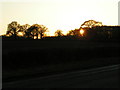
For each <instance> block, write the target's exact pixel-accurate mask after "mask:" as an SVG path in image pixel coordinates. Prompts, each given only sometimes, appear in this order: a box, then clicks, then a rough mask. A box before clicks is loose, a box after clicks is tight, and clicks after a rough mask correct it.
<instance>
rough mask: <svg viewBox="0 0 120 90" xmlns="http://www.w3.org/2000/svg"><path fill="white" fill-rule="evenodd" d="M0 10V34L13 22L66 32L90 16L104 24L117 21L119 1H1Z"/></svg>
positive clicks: (89, 18)
mask: <svg viewBox="0 0 120 90" xmlns="http://www.w3.org/2000/svg"><path fill="white" fill-rule="evenodd" d="M9 1H11V0H9ZM17 1H19V2H17ZM0 10H1V14H0V16H1V18H0V20H1V22H0V34H3V33H6V30H7V25H8V24H9V23H10V22H12V21H17V22H18V23H19V24H30V25H32V24H43V25H45V26H46V27H47V28H48V29H49V35H54V32H55V31H56V30H58V29H60V30H62V31H63V33H64V34H66V33H67V32H68V31H69V30H74V29H75V28H79V27H80V25H81V24H83V23H84V22H85V21H86V20H91V19H93V20H96V21H101V22H102V23H103V24H104V25H117V24H118V0H109V1H107V0H106V1H103V0H39V1H37V0H30V1H25V2H24V1H23V0H16V2H15V1H14V2H12V1H11V2H7V1H6V2H0ZM8 11H9V12H8ZM113 17H114V18H113ZM82 32H83V31H82Z"/></svg>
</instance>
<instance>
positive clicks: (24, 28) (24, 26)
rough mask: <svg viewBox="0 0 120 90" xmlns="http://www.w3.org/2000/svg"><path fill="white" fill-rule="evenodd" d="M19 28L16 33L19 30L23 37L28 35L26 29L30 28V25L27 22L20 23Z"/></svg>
mask: <svg viewBox="0 0 120 90" xmlns="http://www.w3.org/2000/svg"><path fill="white" fill-rule="evenodd" d="M19 28H20V29H19V31H18V33H19V32H20V33H22V34H23V36H24V37H27V36H28V35H27V29H28V28H30V25H29V24H25V25H21V26H20V27H19Z"/></svg>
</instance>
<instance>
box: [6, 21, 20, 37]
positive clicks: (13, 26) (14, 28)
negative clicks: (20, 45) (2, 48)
mask: <svg viewBox="0 0 120 90" xmlns="http://www.w3.org/2000/svg"><path fill="white" fill-rule="evenodd" d="M19 27H20V24H18V23H17V22H16V21H13V22H11V23H10V24H8V27H7V32H6V34H7V35H9V36H14V38H16V36H17V32H18V30H19Z"/></svg>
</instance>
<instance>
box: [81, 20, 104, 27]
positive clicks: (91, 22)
mask: <svg viewBox="0 0 120 90" xmlns="http://www.w3.org/2000/svg"><path fill="white" fill-rule="evenodd" d="M95 26H102V22H97V21H95V20H88V21H85V22H84V23H83V24H82V25H81V27H82V28H84V27H88V28H92V27H95Z"/></svg>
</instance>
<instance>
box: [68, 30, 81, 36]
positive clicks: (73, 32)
mask: <svg viewBox="0 0 120 90" xmlns="http://www.w3.org/2000/svg"><path fill="white" fill-rule="evenodd" d="M79 35H80V32H79V29H75V30H70V31H69V32H68V33H67V36H79Z"/></svg>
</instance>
